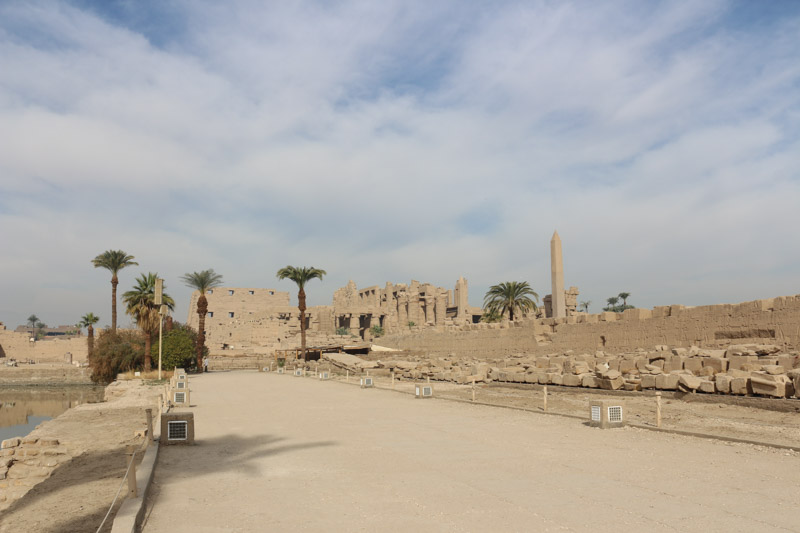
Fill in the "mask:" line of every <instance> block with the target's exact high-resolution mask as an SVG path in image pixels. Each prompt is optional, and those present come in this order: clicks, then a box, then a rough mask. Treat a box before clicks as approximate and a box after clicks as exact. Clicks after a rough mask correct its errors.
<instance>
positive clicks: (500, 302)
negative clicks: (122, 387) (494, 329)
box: [483, 281, 539, 320]
mask: <svg viewBox="0 0 800 533" xmlns="http://www.w3.org/2000/svg"><path fill="white" fill-rule="evenodd" d="M538 301H539V295H538V294H536V293H535V292H534V291H533V289H531V288H530V286H529V285H528V282H527V281H505V282H503V283H500V284H499V285H492V286H491V287H489V292H487V293H486V296H484V298H483V306H484V307H485V308H486V310H487V311H489V312H490V313H491V312H497V313H499V314H501V315H503V314H505V312H506V311H508V319H509V320H514V310H516V309H519V310H520V311H521V312H523V313H525V312H528V311H535V310H536V309H538V307H537V305H536V302H538Z"/></svg>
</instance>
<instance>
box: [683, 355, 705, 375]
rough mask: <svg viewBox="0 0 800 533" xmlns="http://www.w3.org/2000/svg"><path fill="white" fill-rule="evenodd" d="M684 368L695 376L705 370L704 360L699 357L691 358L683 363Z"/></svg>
mask: <svg viewBox="0 0 800 533" xmlns="http://www.w3.org/2000/svg"><path fill="white" fill-rule="evenodd" d="M683 368H684V369H685V370H688V371H689V372H691V373H693V374H697V373H698V372H700V371H701V370H702V369H703V360H702V359H700V358H698V357H690V358H689V359H686V360H685V361H684V362H683Z"/></svg>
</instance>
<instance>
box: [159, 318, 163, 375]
mask: <svg viewBox="0 0 800 533" xmlns="http://www.w3.org/2000/svg"><path fill="white" fill-rule="evenodd" d="M163 329H164V315H162V314H161V309H159V310H158V380H159V381H161V347H162V343H161V333H162V331H163Z"/></svg>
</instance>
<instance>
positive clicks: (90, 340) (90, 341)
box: [86, 324, 94, 357]
mask: <svg viewBox="0 0 800 533" xmlns="http://www.w3.org/2000/svg"><path fill="white" fill-rule="evenodd" d="M86 329H87V330H88V333H87V335H86V343H87V344H88V349H89V357H92V354H93V353H94V328H92V325H91V324H89V327H88V328H86Z"/></svg>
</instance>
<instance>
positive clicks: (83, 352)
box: [0, 329, 89, 363]
mask: <svg viewBox="0 0 800 533" xmlns="http://www.w3.org/2000/svg"><path fill="white" fill-rule="evenodd" d="M88 351H89V348H88V345H87V343H86V337H71V338H68V339H59V338H52V339H42V340H38V341H36V342H30V334H28V333H21V332H16V331H8V330H4V329H0V361H5V360H8V359H16V360H18V361H27V360H28V359H33V360H34V361H36V362H40V363H61V362H64V361H65V360H66V357H67V353H70V354H72V361H77V362H80V363H83V362H85V361H86V357H87V355H88Z"/></svg>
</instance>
